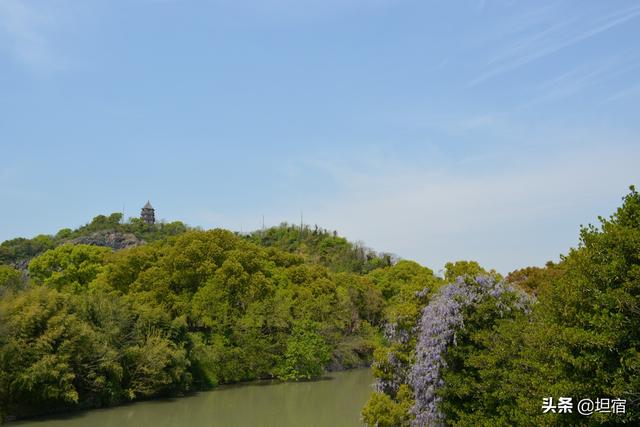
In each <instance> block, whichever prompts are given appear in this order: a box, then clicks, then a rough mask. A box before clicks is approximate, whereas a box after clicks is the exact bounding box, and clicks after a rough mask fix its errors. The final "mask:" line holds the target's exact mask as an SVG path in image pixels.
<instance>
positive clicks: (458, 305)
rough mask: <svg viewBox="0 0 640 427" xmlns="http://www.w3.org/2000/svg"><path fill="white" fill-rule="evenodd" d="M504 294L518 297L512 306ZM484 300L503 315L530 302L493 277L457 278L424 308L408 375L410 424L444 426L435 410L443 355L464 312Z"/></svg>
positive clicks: (459, 324)
mask: <svg viewBox="0 0 640 427" xmlns="http://www.w3.org/2000/svg"><path fill="white" fill-rule="evenodd" d="M505 292H514V293H516V294H517V295H518V298H517V299H516V301H515V303H514V304H513V306H510V305H507V304H505V303H504V302H503V301H502V300H501V298H500V297H501V296H502V295H503V294H504V293H505ZM486 297H492V298H495V299H496V306H497V308H498V310H499V311H500V312H503V313H504V312H505V311H509V310H511V309H516V310H528V307H529V306H530V302H531V300H530V297H528V296H527V295H526V294H525V293H523V292H521V291H518V290H516V289H515V288H513V287H512V286H511V285H510V284H508V283H506V282H504V281H500V280H497V279H496V278H495V277H493V276H479V277H477V278H476V279H475V280H468V279H467V280H466V281H465V280H464V278H462V277H459V278H458V279H457V280H456V281H455V282H454V283H450V284H448V285H446V286H444V287H442V288H441V289H440V290H439V292H438V293H437V294H436V295H435V296H434V298H433V299H432V300H431V302H430V303H429V304H428V305H427V306H426V307H425V308H424V310H423V312H422V317H421V319H420V320H419V322H418V325H417V326H416V329H417V333H418V342H417V344H416V353H415V358H416V360H415V364H414V365H413V367H412V368H411V371H410V372H409V376H408V381H409V384H410V385H411V387H412V388H413V391H414V396H415V405H414V406H413V408H412V412H413V415H414V416H415V419H414V421H413V425H415V426H440V425H443V424H444V417H443V415H442V413H441V412H440V411H439V409H438V405H439V403H440V398H439V397H438V396H437V394H436V391H437V390H438V389H439V388H440V387H442V386H443V385H444V381H443V380H442V376H441V373H442V370H443V369H444V368H446V362H445V360H444V359H443V354H444V353H445V352H446V350H447V347H448V346H449V345H450V344H455V340H456V331H458V330H459V329H460V328H462V327H464V315H463V311H464V309H465V308H466V307H469V306H471V305H473V304H477V303H479V302H480V301H482V300H483V299H484V298H486Z"/></svg>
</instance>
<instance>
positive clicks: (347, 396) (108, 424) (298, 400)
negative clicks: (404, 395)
mask: <svg viewBox="0 0 640 427" xmlns="http://www.w3.org/2000/svg"><path fill="white" fill-rule="evenodd" d="M372 383H373V375H372V373H371V370H370V369H354V370H350V371H344V372H333V373H330V374H328V375H327V377H326V378H324V379H322V380H318V381H313V382H299V383H272V382H271V383H268V382H258V383H249V384H243V385H236V386H223V387H219V388H217V389H215V390H212V391H206V392H201V393H197V394H195V395H193V396H187V397H180V398H173V399H158V400H151V401H147V402H138V403H132V404H129V405H124V406H118V407H115V408H108V409H94V410H90V411H84V412H77V413H72V414H67V415H64V416H56V417H48V418H42V419H35V420H29V421H19V422H12V423H8V424H7V427H18V426H19V427H27V426H29V427H63V426H64V427H134V426H135V427H203V426H207V427H218V426H219V427H307V426H308V427H359V426H362V423H361V422H360V410H361V409H362V406H363V405H364V404H365V402H366V401H367V398H368V397H369V394H370V393H371V391H372V388H371V384H372Z"/></svg>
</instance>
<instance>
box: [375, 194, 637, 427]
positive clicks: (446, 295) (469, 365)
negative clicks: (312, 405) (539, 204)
mask: <svg viewBox="0 0 640 427" xmlns="http://www.w3.org/2000/svg"><path fill="white" fill-rule="evenodd" d="M598 220H599V222H600V225H599V226H594V225H589V226H587V227H582V228H581V230H580V243H579V245H578V247H577V248H575V249H571V250H569V253H568V254H567V255H565V256H563V257H562V258H561V261H560V262H559V263H558V264H553V263H548V264H547V265H546V266H545V267H544V268H535V267H530V268H525V269H522V270H518V271H515V272H513V273H511V274H509V275H508V276H507V278H506V280H503V279H502V278H501V277H499V276H498V275H496V274H495V273H491V272H486V271H481V270H479V269H478V268H479V266H478V265H477V264H474V263H457V264H449V265H448V266H447V277H446V278H447V284H446V285H444V286H442V287H440V288H439V289H438V290H437V291H436V292H435V293H432V297H431V298H430V299H429V302H428V303H427V304H426V305H422V306H420V308H419V311H420V313H419V315H418V316H415V317H412V318H411V321H410V322H409V323H407V324H404V325H402V324H400V323H398V324H397V325H394V327H393V328H390V330H391V332H390V333H387V334H386V335H385V340H384V345H383V347H381V349H380V350H377V351H376V361H375V362H374V371H375V374H376V376H377V378H378V382H377V392H376V393H374V394H373V395H372V397H371V399H370V400H369V403H368V404H367V406H366V407H365V409H364V410H363V416H364V418H365V421H366V422H367V423H368V424H369V425H371V426H378V427H383V426H387V427H391V426H429V425H450V426H461V427H462V426H485V425H487V426H488V425H492V426H493V425H495V426H532V425H535V426H552V425H568V426H569V425H571V426H574V425H594V426H595V425H638V423H640V407H639V401H640V399H639V396H640V194H638V192H637V191H636V190H635V188H633V187H631V191H630V193H629V194H627V196H626V197H624V200H623V203H622V206H621V207H620V208H619V209H618V210H617V211H616V212H615V213H614V214H613V215H612V216H611V217H610V218H603V217H600V218H598ZM451 271H455V273H454V274H450V272H451ZM427 290H428V289H427ZM560 397H564V398H571V404H572V407H571V411H562V410H561V409H560V406H558V402H559V398H560ZM549 398H552V399H553V400H552V401H549V400H547V410H546V411H545V410H544V408H543V402H544V400H543V399H549ZM583 399H584V400H590V401H591V402H592V405H591V406H590V408H591V409H590V412H589V411H583V413H582V414H581V413H580V412H579V411H578V402H580V401H582V400H583ZM616 401H617V402H618V404H619V405H620V404H621V402H624V410H621V408H620V406H618V408H617V409H614V406H615V405H614V404H613V402H616ZM596 402H599V403H596ZM585 412H589V413H585Z"/></svg>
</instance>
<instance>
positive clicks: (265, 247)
mask: <svg viewBox="0 0 640 427" xmlns="http://www.w3.org/2000/svg"><path fill="white" fill-rule="evenodd" d="M304 231H309V232H308V234H303V236H300V235H298V236H297V237H296V235H295V233H296V231H293V230H292V227H289V226H286V225H285V226H281V227H276V228H272V229H269V230H267V232H266V233H265V232H260V238H258V234H257V233H254V234H253V235H251V236H239V235H237V234H235V233H232V232H229V231H225V230H219V229H218V230H211V231H199V230H187V228H186V227H185V226H183V225H182V224H181V223H172V224H166V225H160V226H153V227H150V226H147V225H145V224H141V223H138V222H136V221H134V222H133V223H128V224H121V218H120V217H119V216H118V214H114V215H111V216H108V217H105V216H99V217H96V218H95V219H94V220H93V221H92V222H91V223H90V224H88V225H87V226H84V227H81V228H79V229H77V230H73V231H71V230H66V231H65V230H63V231H61V232H59V233H58V234H57V235H56V236H53V237H50V236H39V237H37V238H35V239H30V240H28V239H15V240H12V241H9V242H5V243H4V244H3V246H2V247H3V248H4V249H5V252H3V254H4V256H5V258H3V261H4V262H7V261H10V262H11V263H13V262H15V261H16V260H19V259H27V260H28V259H30V261H29V263H28V270H27V272H26V273H28V274H25V272H23V271H20V270H18V269H16V268H15V267H14V266H15V264H13V265H14V266H12V265H9V264H5V265H2V266H0V295H2V297H1V298H0V409H1V411H2V414H4V415H5V416H6V415H12V416H18V417H20V416H31V415H36V414H41V413H47V412H55V411H64V410H69V409H74V408H88V407H99V406H108V405H114V404H118V403H121V402H126V401H130V400H133V399H138V398H147V397H152V396H162V395H179V394H184V393H186V392H189V391H192V390H199V389H206V388H210V387H212V386H215V385H217V384H223V383H233V382H238V381H246V380H253V379H258V378H278V379H281V380H305V379H312V378H317V377H318V376H321V375H322V374H323V373H324V372H325V370H332V369H345V368H350V367H356V366H365V365H369V364H370V363H371V361H372V356H373V352H374V349H375V348H377V347H378V346H379V345H380V339H381V333H380V331H381V330H382V329H383V328H384V326H385V325H386V324H387V320H388V319H390V318H394V319H396V318H402V317H404V316H415V315H416V311H415V307H416V306H417V305H416V301H417V300H418V299H419V297H417V296H416V291H417V290H421V289H424V288H425V287H430V286H434V285H435V284H437V283H438V280H439V279H437V278H436V277H435V276H434V275H433V273H432V272H431V270H429V269H427V268H424V267H421V266H419V265H418V264H416V263H413V262H409V261H400V262H397V263H394V262H392V258H391V257H390V256H385V255H382V256H378V255H375V254H373V252H371V251H365V250H364V249H363V248H362V247H358V246H355V245H352V244H351V243H349V242H347V241H346V240H345V239H344V238H341V237H338V236H336V235H334V234H333V233H327V232H324V231H323V232H318V233H314V232H313V231H310V230H303V233H304ZM96 232H109V233H112V232H119V233H135V236H136V237H138V238H140V239H141V240H142V238H144V241H143V243H144V242H146V243H145V244H139V245H134V246H132V247H129V248H125V249H122V250H114V249H112V248H111V247H104V246H97V245H86V244H81V243H74V242H77V240H76V239H78V238H82V237H86V236H94V235H95V233H96ZM297 232H299V229H298V230H297ZM39 242H44V243H43V244H42V245H40V244H38V243H39ZM34 255H37V256H35V257H34Z"/></svg>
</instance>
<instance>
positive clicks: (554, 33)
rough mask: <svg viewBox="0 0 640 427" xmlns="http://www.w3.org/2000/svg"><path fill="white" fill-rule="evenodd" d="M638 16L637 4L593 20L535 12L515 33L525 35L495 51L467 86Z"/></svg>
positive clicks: (535, 59) (481, 81)
mask: <svg viewBox="0 0 640 427" xmlns="http://www.w3.org/2000/svg"><path fill="white" fill-rule="evenodd" d="M638 17H640V6H633V7H630V8H626V9H624V10H619V11H616V12H614V13H611V14H609V15H607V16H604V17H602V18H600V19H597V20H595V21H593V22H588V20H586V19H580V18H576V17H572V18H570V19H568V20H564V21H561V22H554V21H553V20H554V19H556V18H554V16H553V14H551V12H549V13H546V14H543V15H536V16H535V17H534V18H533V19H532V20H529V21H525V22H522V25H521V27H520V29H519V31H518V33H526V35H525V36H520V37H519V38H518V39H516V41H515V42H511V43H509V44H508V45H507V46H505V47H503V48H502V49H501V50H499V51H498V52H497V53H495V54H494V55H493V56H492V57H491V58H490V59H489V60H488V62H487V65H486V67H485V69H484V70H483V71H481V72H480V73H479V74H478V75H477V76H476V77H475V78H473V79H472V80H471V81H470V82H469V83H468V87H473V86H476V85H478V84H481V83H483V82H485V81H487V80H489V79H492V78H495V77H497V76H499V75H502V74H504V73H507V72H510V71H513V70H515V69H517V68H519V67H522V66H525V65H527V64H530V63H532V62H534V61H537V60H540V59H542V58H544V57H547V56H549V55H552V54H554V53H556V52H559V51H561V50H563V49H566V48H569V47H572V46H574V45H577V44H578V43H581V42H583V41H586V40H588V39H590V38H592V37H595V36H597V35H599V34H601V33H603V32H605V31H608V30H610V29H613V28H615V27H617V26H620V25H622V24H625V23H627V22H629V21H631V20H633V19H636V18H638ZM516 34H517V33H516ZM510 36H513V34H511V35H510Z"/></svg>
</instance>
